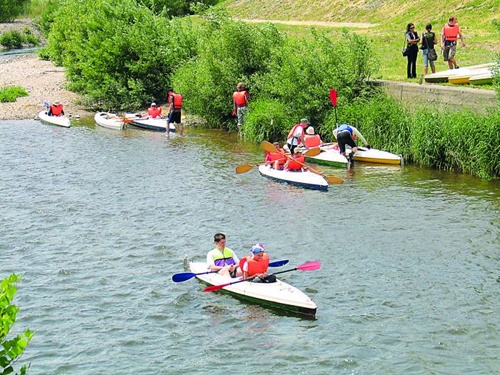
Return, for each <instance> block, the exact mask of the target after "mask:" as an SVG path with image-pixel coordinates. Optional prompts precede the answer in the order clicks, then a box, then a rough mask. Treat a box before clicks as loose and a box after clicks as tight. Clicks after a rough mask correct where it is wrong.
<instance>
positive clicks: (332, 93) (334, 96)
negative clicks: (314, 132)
mask: <svg viewBox="0 0 500 375" xmlns="http://www.w3.org/2000/svg"><path fill="white" fill-rule="evenodd" d="M330 101H331V102H332V105H333V106H334V107H336V106H337V90H335V89H330Z"/></svg>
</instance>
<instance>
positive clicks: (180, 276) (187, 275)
mask: <svg viewBox="0 0 500 375" xmlns="http://www.w3.org/2000/svg"><path fill="white" fill-rule="evenodd" d="M195 276H196V274H195V273H192V272H183V273H176V274H175V275H173V276H172V281H173V282H175V283H180V282H182V281H186V280H189V279H192V278H193V277H195Z"/></svg>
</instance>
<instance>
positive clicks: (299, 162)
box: [287, 154, 306, 171]
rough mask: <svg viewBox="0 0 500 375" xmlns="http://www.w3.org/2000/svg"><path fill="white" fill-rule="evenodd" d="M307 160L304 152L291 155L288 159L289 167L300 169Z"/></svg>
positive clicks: (293, 169)
mask: <svg viewBox="0 0 500 375" xmlns="http://www.w3.org/2000/svg"><path fill="white" fill-rule="evenodd" d="M305 161H306V158H305V157H304V155H302V154H300V156H294V157H291V158H290V159H289V160H288V166H287V168H288V169H289V170H291V171H300V170H301V169H302V166H303V164H304V163H305Z"/></svg>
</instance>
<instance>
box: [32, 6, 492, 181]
mask: <svg viewBox="0 0 500 375" xmlns="http://www.w3.org/2000/svg"><path fill="white" fill-rule="evenodd" d="M57 1H58V0H50V2H51V3H52V4H54V3H55V2H57ZM231 3H232V2H229V1H226V2H223V3H221V4H219V7H221V6H225V5H228V6H229V5H230V4H231ZM484 3H491V2H483V3H482V4H483V5H481V6H477V7H475V8H471V9H470V13H476V12H477V13H478V14H484V10H485V9H486V8H487V7H486V8H485V5H484ZM58 4H59V6H58V7H57V10H54V11H53V12H52V13H51V18H45V20H46V21H45V23H44V27H43V29H44V30H45V32H46V33H47V36H48V41H49V45H48V47H47V48H46V50H45V51H44V52H43V53H44V55H46V56H47V57H49V58H50V59H51V60H52V61H54V62H55V63H56V64H58V65H63V66H64V67H65V69H66V72H67V75H68V80H69V87H70V88H71V89H72V90H74V91H77V92H79V93H81V94H82V95H83V97H84V98H85V104H86V106H87V107H88V108H90V109H101V108H105V109H114V110H131V109H134V108H139V107H143V106H145V105H147V104H148V103H149V102H151V101H153V100H154V101H156V102H160V103H165V100H166V97H167V90H168V88H169V87H174V88H175V89H176V91H177V92H180V93H182V94H183V95H184V97H185V102H184V109H185V110H186V111H187V112H189V113H191V114H194V115H197V116H198V117H200V118H202V119H204V123H205V125H206V126H209V127H217V128H224V129H229V130H236V127H235V121H234V118H233V117H231V111H232V99H231V94H232V92H233V91H234V90H235V86H236V83H237V82H239V81H242V82H244V83H245V84H246V86H247V89H248V90H249V92H250V112H249V114H248V116H247V118H246V123H245V125H244V127H243V129H242V136H243V137H245V138H246V139H249V140H253V141H262V140H264V139H267V140H278V141H283V140H284V138H285V137H286V134H287V132H288V129H289V128H290V127H291V125H292V124H293V123H295V122H297V121H298V119H299V118H302V117H308V118H309V119H310V120H311V122H312V123H313V124H314V125H315V127H316V130H317V131H318V132H319V133H320V134H321V135H322V136H323V138H324V139H325V140H332V139H331V130H332V127H334V126H335V123H336V119H335V118H334V111H333V108H332V106H331V104H330V102H329V100H328V89H329V88H335V89H337V90H338V93H339V106H338V111H339V119H340V122H350V123H352V124H353V125H355V126H356V127H358V128H359V129H360V130H361V131H362V132H363V133H364V134H366V135H367V136H368V139H369V140H370V143H371V144H372V145H373V146H375V147H377V148H383V149H389V150H391V151H392V152H396V153H400V154H402V155H403V156H404V157H405V159H406V160H407V162H414V163H418V164H421V165H428V166H432V167H436V168H442V169H449V170H459V171H464V172H467V173H472V174H475V175H479V176H481V177H484V178H494V177H498V176H500V168H499V165H498V163H499V161H498V159H499V156H498V155H499V154H500V153H499V152H498V146H496V145H498V144H499V142H498V139H497V138H495V135H496V134H498V133H499V129H498V126H499V125H498V124H499V122H498V121H497V120H498V114H495V113H493V114H492V113H490V114H488V115H481V114H473V115H470V114H468V113H465V114H464V113H461V112H460V113H439V112H437V111H436V112H432V111H431V112H429V111H421V112H419V111H417V112H409V111H408V110H407V109H406V108H405V106H404V104H402V103H396V102H393V101H392V100H391V99H390V98H387V97H386V96H385V95H384V94H383V93H381V92H379V91H378V89H376V88H374V87H372V86H371V85H370V84H368V81H369V80H370V79H372V78H375V77H379V76H380V74H379V72H380V68H381V67H382V68H383V67H384V64H385V65H387V61H388V60H391V58H388V57H387V56H385V57H384V59H383V60H382V62H381V56H380V53H379V52H380V46H381V44H383V43H385V41H384V40H385V39H384V38H385V37H384V38H377V37H376V35H377V33H379V32H380V30H379V31H376V32H375V31H374V32H370V33H366V32H358V31H354V30H349V29H341V30H336V31H335V32H334V33H333V34H332V31H330V30H325V29H320V28H315V29H310V28H300V32H299V31H297V32H295V33H289V32H283V31H281V29H280V27H279V26H276V25H273V24H270V23H265V24H250V23H245V22H239V21H234V20H232V19H231V18H230V17H229V16H228V15H227V13H225V12H224V11H220V10H218V11H214V10H210V11H208V12H204V13H203V16H202V17H188V18H174V19H170V16H168V15H167V12H166V11H165V9H164V11H163V13H162V12H161V11H160V12H159V10H158V9H153V8H151V7H147V6H143V5H141V4H139V3H138V2H137V1H136V0H124V1H123V2H119V3H116V2H114V1H111V0H96V1H92V2H91V1H81V2H71V1H60V2H59V3H58ZM276 6H277V7H278V5H276ZM229 8H230V7H229ZM443 12H444V11H443ZM361 13H362V12H361ZM352 14H354V13H352ZM367 14H368V13H367ZM415 14H417V13H415ZM366 17H368V16H366ZM400 17H402V15H400ZM405 17H406V16H405ZM414 17H416V15H415V16H414ZM419 17H422V16H420V15H419ZM361 18H362V17H358V18H357V19H354V20H352V21H361V20H362V19H361ZM42 19H44V14H42ZM387 19H388V20H391V19H394V17H393V15H392V14H391V15H390V16H389V15H388V18H387ZM469 19H473V18H472V17H470V18H469ZM376 20H377V18H373V19H372V21H376ZM382 20H383V19H382V18H380V20H379V21H380V22H382ZM396 20H397V21H398V22H401V21H402V19H401V18H396ZM493 24H494V22H493V21H492V20H491V19H490V21H489V23H488V22H486V21H485V22H483V23H482V25H487V26H484V27H485V28H486V27H490V25H493ZM494 26H495V27H498V24H495V25H494ZM384 28H385V29H386V30H396V29H397V27H396V26H395V25H394V24H386V25H384ZM372 30H373V29H372ZM497 34H498V30H497ZM380 35H382V34H380ZM394 51H396V52H397V58H398V59H399V60H398V62H397V63H398V64H403V63H402V62H401V61H402V60H401V56H399V55H400V52H399V49H398V48H395V49H394ZM490 53H491V51H490ZM490 56H491V54H490ZM496 58H497V60H498V59H500V58H499V57H498V55H497V57H496ZM498 87H499V83H498V82H497V83H496V88H497V90H498ZM471 119H474V124H476V125H474V126H471V124H470V120H471ZM446 124H450V125H446ZM475 127H478V128H481V131H480V132H479V134H481V135H480V136H474V135H473V134H472V133H471V132H472V131H473V129H474V128H475ZM456 129H460V131H456ZM427 132H428V136H427V137H426V136H425V135H426V134H427ZM476 134H478V133H476ZM462 135H463V137H464V138H462ZM450 137H456V139H451V138H450ZM466 137H468V139H469V143H467V142H464V139H465V138H466ZM483 140H484V142H485V143H484V144H482V143H481V144H480V142H483ZM457 147H458V148H459V149H457ZM476 150H481V152H479V153H478V154H476ZM474 155H477V157H475V156H474ZM484 155H488V158H489V160H488V161H486V160H483V159H486V157H484ZM472 158H474V160H472ZM480 160H483V162H481V164H478V163H479V161H480Z"/></svg>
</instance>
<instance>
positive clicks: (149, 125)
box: [127, 115, 175, 133]
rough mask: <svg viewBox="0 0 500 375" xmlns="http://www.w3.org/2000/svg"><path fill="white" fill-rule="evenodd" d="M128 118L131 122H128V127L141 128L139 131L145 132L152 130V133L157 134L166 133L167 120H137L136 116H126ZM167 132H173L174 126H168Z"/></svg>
mask: <svg viewBox="0 0 500 375" xmlns="http://www.w3.org/2000/svg"><path fill="white" fill-rule="evenodd" d="M127 117H128V118H130V119H131V120H132V122H130V125H133V126H135V127H138V128H141V129H146V130H152V131H157V132H166V131H167V120H166V119H162V118H148V119H144V118H137V117H136V115H127ZM169 131H170V132H171V133H173V132H175V125H174V124H170V125H169Z"/></svg>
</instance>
